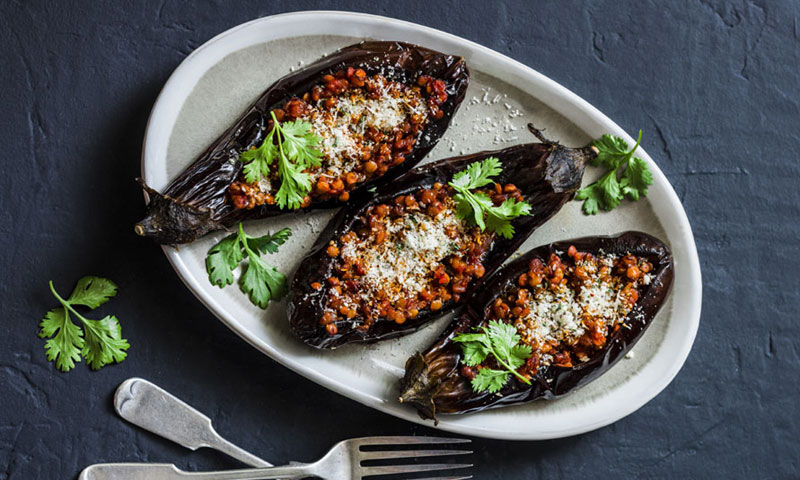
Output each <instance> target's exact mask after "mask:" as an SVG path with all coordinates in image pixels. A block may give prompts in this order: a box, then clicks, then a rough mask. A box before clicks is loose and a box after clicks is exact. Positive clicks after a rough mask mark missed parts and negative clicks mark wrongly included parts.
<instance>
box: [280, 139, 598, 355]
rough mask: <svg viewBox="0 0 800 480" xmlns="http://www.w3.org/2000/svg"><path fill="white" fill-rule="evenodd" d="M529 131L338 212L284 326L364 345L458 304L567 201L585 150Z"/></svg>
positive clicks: (293, 293)
mask: <svg viewBox="0 0 800 480" xmlns="http://www.w3.org/2000/svg"><path fill="white" fill-rule="evenodd" d="M530 128H531V129H532V131H534V133H535V134H537V135H538V136H539V137H540V139H541V140H542V141H543V143H531V144H524V145H517V146H513V147H510V148H506V149H504V150H498V151H490V152H481V153H477V154H473V155H467V156H461V157H456V158H450V159H446V160H440V161H436V162H433V163H430V164H428V165H425V166H422V167H418V168H416V169H414V170H412V171H411V172H409V173H408V174H406V175H404V176H403V177H401V178H400V179H398V180H397V181H395V182H394V183H393V184H392V185H390V186H387V187H386V188H384V189H382V190H380V191H379V194H378V195H377V196H375V197H374V198H372V199H366V200H364V201H362V202H357V203H351V204H348V205H347V207H345V208H344V209H342V211H341V212H339V214H338V215H337V216H336V217H334V218H333V219H332V220H331V222H330V223H329V224H328V226H327V227H326V229H325V231H324V232H323V233H322V234H321V235H320V237H319V240H318V241H317V244H316V245H315V246H314V248H313V249H312V250H311V252H310V253H309V254H308V256H307V257H306V258H305V259H304V260H303V261H302V263H301V264H300V267H299V269H298V271H297V272H296V274H295V276H294V279H293V281H292V286H291V290H290V300H289V321H290V324H291V329H292V331H293V333H294V334H295V335H296V336H297V337H298V338H300V339H301V340H302V341H303V342H305V343H306V344H308V345H310V346H313V347H316V348H335V347H338V346H341V345H343V344H346V343H353V342H372V341H377V340H381V339H386V338H390V337H396V336H399V335H403V334H407V333H410V332H412V331H413V330H415V329H417V328H419V327H420V326H422V325H423V324H425V323H427V322H429V321H431V320H433V319H435V318H438V317H440V316H442V315H444V314H445V313H447V312H449V311H451V310H453V309H454V308H456V307H457V306H459V305H460V304H461V303H462V302H463V301H464V300H465V299H467V298H468V297H469V296H470V295H471V294H472V292H474V291H475V290H476V289H477V288H478V287H479V286H480V285H481V283H482V282H483V280H484V279H485V278H488V277H489V276H490V275H491V274H492V273H493V272H494V271H495V270H496V269H497V268H498V267H499V266H500V265H501V264H502V263H503V262H504V261H505V259H506V258H507V257H508V256H509V255H510V254H511V253H513V252H514V250H516V249H517V248H518V247H519V245H520V244H522V242H523V241H524V240H525V239H526V238H527V237H528V236H529V235H530V234H531V233H532V232H533V231H534V230H535V229H536V228H537V227H539V226H540V225H541V224H542V223H544V222H545V221H546V220H547V219H549V218H550V217H551V216H553V215H554V214H555V213H556V212H558V210H559V209H560V208H561V207H562V206H563V205H564V203H566V202H567V201H568V200H570V199H571V198H572V196H573V194H574V192H575V191H576V190H577V188H578V187H579V186H580V184H581V179H582V176H583V171H584V167H585V165H586V164H587V163H588V162H589V161H590V160H591V159H592V158H594V156H595V152H594V150H592V149H591V148H589V147H587V148H580V149H570V148H566V147H563V146H561V145H559V144H558V143H555V142H550V141H547V140H545V139H544V138H543V137H541V134H540V133H539V132H538V131H536V130H535V129H533V127H530ZM480 168H486V169H488V170H486V171H484V172H483V173H481V172H480V171H479V170H480ZM490 170H491V171H494V172H495V174H496V175H494V177H495V178H492V181H489V180H486V181H484V182H483V183H482V186H481V187H479V188H476V189H474V190H471V191H469V192H467V191H466V190H465V189H466V187H464V185H466V180H467V179H469V178H470V175H471V178H472V180H473V181H474V180H476V179H477V178H478V177H481V176H482V175H483V174H485V173H487V172H489V171H490ZM465 172H467V173H465ZM481 178H484V177H481ZM485 178H488V177H485ZM454 179H455V181H454ZM467 197H469V198H467ZM473 201H474V203H470V202H473ZM481 202H482V203H483V204H484V206H485V208H487V209H488V210H491V212H489V211H488V210H487V213H486V218H485V223H484V222H483V221H482V220H483V212H479V213H476V212H478V211H479V209H476V210H474V211H471V210H470V209H471V208H472V207H476V208H477V207H478V206H476V205H475V203H481ZM524 204H527V207H525V208H526V209H528V211H527V214H525V215H520V216H516V218H513V220H508V221H507V223H505V224H504V226H501V225H498V224H499V223H502V221H501V220H502V219H501V220H497V218H494V219H493V218H490V216H491V215H490V213H491V214H493V215H500V216H503V215H506V218H510V217H513V216H514V215H512V214H510V213H509V212H511V211H512V210H514V209H515V208H522V207H523V206H524ZM492 209H495V210H492ZM498 211H499V212H505V213H500V214H498V213H497V212H498ZM517 213H519V212H517ZM476 216H477V217H478V218H477V219H476V218H475V217H476ZM493 222H494V223H493ZM479 224H482V225H479ZM484 227H485V228H484ZM490 227H494V229H492V228H490Z"/></svg>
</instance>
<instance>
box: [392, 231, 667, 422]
mask: <svg viewBox="0 0 800 480" xmlns="http://www.w3.org/2000/svg"><path fill="white" fill-rule="evenodd" d="M672 278H673V267H672V257H671V255H670V252H669V249H668V248H667V247H666V246H665V245H664V244H663V243H661V242H660V241H659V240H657V239H655V238H653V237H652V236H650V235H647V234H645V233H640V232H626V233H623V234H621V235H618V236H615V237H587V238H580V239H576V240H569V241H564V242H557V243H553V244H550V245H545V246H542V247H539V248H536V249H534V250H532V251H531V252H529V253H527V254H525V255H523V256H522V257H520V258H518V259H516V260H514V261H513V262H511V263H509V264H508V265H506V266H505V267H504V268H503V269H502V270H500V271H499V272H498V273H497V274H496V275H495V276H494V277H493V278H492V279H491V280H490V281H489V282H488V283H487V284H485V285H484V286H483V288H482V289H481V293H480V294H479V295H477V296H476V297H475V298H474V299H473V300H472V301H470V303H469V305H468V306H467V307H466V308H465V310H464V312H463V314H462V315H461V316H460V317H459V318H457V319H456V320H454V321H453V322H452V323H451V324H450V325H449V326H448V328H447V329H446V330H445V331H444V332H443V334H442V335H441V336H440V338H439V339H438V340H437V341H436V342H435V343H434V344H433V345H432V346H431V347H430V348H428V349H427V350H426V351H424V352H422V353H417V354H416V355H414V356H413V357H411V358H410V359H409V360H408V362H407V363H406V373H405V377H404V378H403V379H402V381H401V393H400V398H399V400H400V402H401V403H408V404H411V405H413V406H414V407H416V408H417V410H418V412H419V414H420V416H422V417H423V418H432V419H435V416H436V414H437V413H466V412H473V411H478V410H483V409H487V408H494V407H500V406H504V405H512V404H518V403H524V402H529V401H532V400H537V399H551V398H556V397H560V396H562V395H565V394H568V393H570V392H572V391H574V390H575V389H576V388H578V387H580V386H582V385H585V384H586V383H588V382H590V381H592V380H593V379H595V378H597V377H598V376H599V375H601V374H603V373H604V372H606V371H608V369H609V368H611V366H612V365H614V363H616V362H617V361H618V360H619V359H620V358H622V356H623V355H625V354H626V353H627V352H628V351H629V350H630V349H631V347H633V345H634V344H635V343H636V342H637V341H638V340H639V338H641V336H642V334H643V333H644V331H645V329H646V328H647V327H648V326H649V325H650V324H651V322H652V320H653V318H654V317H655V315H656V313H657V312H658V310H659V308H661V306H662V305H663V303H664V301H665V299H666V298H667V295H668V293H669V291H670V288H671V286H672Z"/></svg>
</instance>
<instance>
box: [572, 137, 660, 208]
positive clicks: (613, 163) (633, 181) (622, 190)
mask: <svg viewBox="0 0 800 480" xmlns="http://www.w3.org/2000/svg"><path fill="white" fill-rule="evenodd" d="M641 141H642V131H641V130H639V138H638V139H637V140H636V145H634V146H633V148H632V149H630V150H628V144H627V142H625V140H623V139H621V138H619V137H614V136H611V135H608V134H606V135H603V136H602V137H600V138H599V139H597V140H595V141H594V142H592V146H593V147H594V148H595V149H596V150H597V157H596V158H595V159H594V160H592V165H594V166H603V167H605V168H606V169H607V170H608V173H606V174H605V175H603V176H602V177H600V179H599V180H598V181H596V182H594V183H592V184H591V185H589V186H587V187H585V188H582V189H581V190H578V193H577V194H576V195H575V199H576V200H583V211H584V213H586V214H587V215H594V214H596V213H597V212H598V209H599V208H602V209H603V210H613V209H615V208H616V207H617V206H619V204H620V202H622V200H623V198H625V196H627V197H628V198H629V199H630V200H633V201H636V200H639V197H644V196H647V187H648V186H649V185H652V184H653V174H652V172H650V169H649V168H648V166H647V164H646V163H645V162H644V160H642V159H641V158H638V157H634V156H633V154H634V152H635V151H636V149H637V148H639V144H640V143H641Z"/></svg>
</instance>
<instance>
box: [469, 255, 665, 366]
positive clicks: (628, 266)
mask: <svg viewBox="0 0 800 480" xmlns="http://www.w3.org/2000/svg"><path fill="white" fill-rule="evenodd" d="M562 257H563V252H558V253H553V254H551V255H550V258H549V259H548V261H547V263H545V262H543V261H542V260H540V259H539V258H534V259H532V260H531V261H530V263H529V265H528V271H527V272H525V273H523V274H521V275H520V276H519V277H518V278H517V282H516V283H517V284H516V285H515V286H514V287H513V288H511V289H510V291H509V292H507V293H506V294H504V295H502V296H500V297H498V298H497V299H496V300H495V301H494V303H493V304H492V305H491V306H490V307H489V308H488V320H499V321H503V322H506V323H509V324H513V325H514V326H515V327H516V328H517V332H518V333H519V335H520V337H521V342H522V343H523V344H526V345H529V346H530V347H531V349H532V350H533V355H532V356H531V357H530V358H529V359H528V361H527V363H526V364H524V365H523V366H522V367H520V368H519V370H518V373H520V374H522V375H523V376H526V377H528V378H529V377H531V376H532V375H534V374H536V372H537V371H538V370H539V369H540V368H545V367H548V366H550V365H555V366H559V367H568V368H571V367H573V366H574V365H577V364H579V363H583V362H586V361H588V360H589V359H590V358H591V357H592V355H593V354H595V353H596V352H597V351H599V350H601V349H602V348H603V347H605V345H606V342H607V339H608V337H609V336H610V335H611V334H613V333H614V332H616V331H618V330H619V329H620V328H627V326H626V324H625V319H626V318H627V317H628V315H629V314H630V313H631V312H632V311H633V308H634V306H635V304H636V302H637V301H638V299H639V288H641V286H642V285H649V284H650V282H651V281H652V279H653V274H652V270H653V265H652V264H651V263H650V262H648V261H647V260H646V259H644V258H641V257H637V256H635V255H630V254H628V255H623V256H617V255H612V254H604V253H602V252H601V253H600V254H597V255H593V254H592V253H589V252H579V251H577V249H576V248H575V247H574V246H570V247H569V249H568V251H567V256H566V258H562ZM492 362H493V359H491V358H489V359H488V360H487V362H485V364H482V365H478V366H476V367H470V366H467V365H463V364H462V366H461V369H460V373H461V375H462V376H464V377H466V378H469V379H472V378H473V377H474V376H475V375H476V374H477V371H478V370H479V369H481V368H483V367H491V368H496V366H495V365H494V364H493V363H492Z"/></svg>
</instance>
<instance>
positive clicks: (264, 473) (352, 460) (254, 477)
mask: <svg viewBox="0 0 800 480" xmlns="http://www.w3.org/2000/svg"><path fill="white" fill-rule="evenodd" d="M469 442H470V440H468V439H463V438H442V437H410V436H407V437H403V436H397V437H363V438H353V439H350V440H344V441H342V442H339V443H337V444H336V445H334V446H333V448H331V449H330V450H329V451H328V453H326V454H325V456H323V457H322V458H321V459H319V460H317V461H316V462H314V463H293V464H291V465H284V466H280V467H267V468H250V469H241V470H226V471H219V472H184V471H182V470H179V469H178V468H177V467H176V466H175V465H172V464H169V463H100V464H96V465H90V466H89V467H86V468H85V469H84V470H83V472H81V474H80V476H79V477H78V480H112V479H113V480H143V479H147V480H185V479H191V480H212V479H213V480H267V479H276V478H306V477H319V478H324V479H334V480H340V479H341V480H359V479H361V478H363V477H365V476H372V475H391V474H402V473H414V472H431V471H436V470H450V469H455V468H468V467H471V466H472V464H463V463H462V464H456V463H417V464H405V465H362V463H364V462H366V461H372V460H393V459H401V458H419V457H437V456H444V455H466V454H471V453H472V451H471V450H447V449H444V450H424V449H423V450H383V451H381V450H363V449H362V447H365V446H369V447H380V446H419V445H430V444H439V445H441V444H453V443H469ZM467 478H471V476H461V477H452V476H451V477H438V478H435V479H433V478H431V479H428V480H462V479H467Z"/></svg>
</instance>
